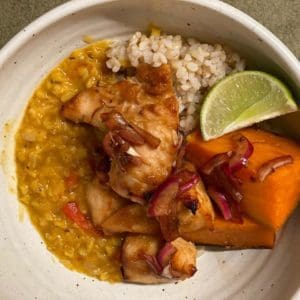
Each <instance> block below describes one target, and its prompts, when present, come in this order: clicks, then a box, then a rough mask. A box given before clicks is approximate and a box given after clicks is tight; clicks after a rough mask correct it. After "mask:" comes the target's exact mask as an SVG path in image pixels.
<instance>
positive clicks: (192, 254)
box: [170, 238, 197, 279]
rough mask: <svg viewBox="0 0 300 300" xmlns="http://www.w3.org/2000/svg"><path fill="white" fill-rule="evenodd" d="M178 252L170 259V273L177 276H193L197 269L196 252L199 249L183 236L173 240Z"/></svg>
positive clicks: (181, 277)
mask: <svg viewBox="0 0 300 300" xmlns="http://www.w3.org/2000/svg"><path fill="white" fill-rule="evenodd" d="M172 245H173V246H174V247H175V249H176V252H175V253H174V254H173V255H172V257H171V260H170V273H171V274H172V275H173V277H175V278H179V279H185V278H188V277H191V276H193V275H194V274H195V273H196V271H197V268H196V254H197V249H196V247H195V245H194V244H193V243H191V242H187V241H186V240H184V239H182V238H177V239H176V240H174V241H172Z"/></svg>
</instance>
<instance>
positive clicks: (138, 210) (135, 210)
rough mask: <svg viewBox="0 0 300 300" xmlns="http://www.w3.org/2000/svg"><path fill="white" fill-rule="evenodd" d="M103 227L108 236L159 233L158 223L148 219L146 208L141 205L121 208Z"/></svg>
mask: <svg viewBox="0 0 300 300" xmlns="http://www.w3.org/2000/svg"><path fill="white" fill-rule="evenodd" d="M101 227H102V230H103V232H104V233H106V234H114V233H123V232H132V233H142V234H156V233H159V224H158V222H157V221H156V220H155V219H154V218H148V217H147V213H146V208H145V207H144V206H142V205H140V204H129V205H127V206H124V207H122V208H120V209H119V210H118V211H116V212H115V213H114V214H113V215H112V216H110V217H109V218H108V219H106V220H105V221H104V222H103V223H102V225H101Z"/></svg>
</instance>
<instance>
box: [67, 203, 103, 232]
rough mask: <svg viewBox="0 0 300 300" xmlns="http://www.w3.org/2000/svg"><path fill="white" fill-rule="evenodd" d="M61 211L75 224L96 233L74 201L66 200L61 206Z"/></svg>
mask: <svg viewBox="0 0 300 300" xmlns="http://www.w3.org/2000/svg"><path fill="white" fill-rule="evenodd" d="M62 210H63V213H64V214H65V215H66V217H67V218H68V219H70V220H71V221H73V222H74V223H75V224H77V225H78V226H79V227H80V228H81V229H83V230H85V231H87V232H90V233H94V234H98V232H97V231H96V229H95V227H94V226H93V224H92V222H91V220H89V219H88V218H87V217H86V216H85V215H84V214H83V213H82V212H81V210H80V209H79V207H78V204H77V203H76V202H68V203H66V204H65V205H64V206H63V209H62Z"/></svg>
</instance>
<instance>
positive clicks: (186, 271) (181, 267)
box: [122, 235, 197, 284]
mask: <svg viewBox="0 0 300 300" xmlns="http://www.w3.org/2000/svg"><path fill="white" fill-rule="evenodd" d="M165 246H166V245H165ZM165 246H164V247H163V244H162V241H161V240H160V239H159V238H158V237H154V236H149V235H134V236H127V237H126V239H125V241H124V243H123V246H122V266H123V274H124V279H125V280H126V281H130V282H137V283H144V284H150V283H164V282H168V281H170V280H172V279H181V280H183V279H186V278H187V277H191V276H193V274H194V273H195V272H196V271H197V268H196V247H195V245H194V244H193V243H191V242H187V241H185V240H184V239H182V238H177V239H175V240H174V241H172V242H171V243H170V244H169V245H168V246H167V247H168V248H169V250H166V247H165ZM170 247H172V248H173V249H172V250H171V251H172V252H171V253H170ZM147 259H148V261H147ZM149 260H150V262H151V263H149ZM166 260H167V261H166ZM154 261H155V263H154ZM163 262H164V263H166V265H165V266H164V265H161V263H163Z"/></svg>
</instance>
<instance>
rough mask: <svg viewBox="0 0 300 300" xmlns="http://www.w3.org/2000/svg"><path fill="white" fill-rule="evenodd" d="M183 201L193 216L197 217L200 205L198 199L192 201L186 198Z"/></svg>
mask: <svg viewBox="0 0 300 300" xmlns="http://www.w3.org/2000/svg"><path fill="white" fill-rule="evenodd" d="M182 201H183V204H184V206H185V207H186V208H187V209H189V210H190V211H191V212H192V214H193V215H195V214H196V212H197V209H198V204H199V201H198V199H191V198H189V197H184V198H182Z"/></svg>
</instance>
